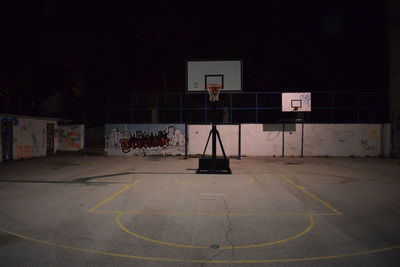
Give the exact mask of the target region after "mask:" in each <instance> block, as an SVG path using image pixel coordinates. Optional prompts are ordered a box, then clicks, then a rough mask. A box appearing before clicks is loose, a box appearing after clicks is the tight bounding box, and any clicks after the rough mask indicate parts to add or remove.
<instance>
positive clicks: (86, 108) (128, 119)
mask: <svg viewBox="0 0 400 267" xmlns="http://www.w3.org/2000/svg"><path fill="white" fill-rule="evenodd" d="M281 94H282V92H240V93H221V94H220V101H219V102H218V103H217V114H216V121H217V122H218V123H276V122H280V121H282V120H295V119H302V120H303V121H305V122H311V123H384V122H389V107H388V98H387V96H385V95H382V94H380V93H377V92H312V104H311V105H312V111H311V112H297V113H294V112H282V111H281V105H282V104H281ZM0 102H1V103H0V104H1V105H0V113H8V114H15V115H30V116H44V117H57V118H63V119H70V120H72V121H74V122H76V123H85V124H86V125H99V126H100V125H103V124H105V123H191V124H195V123H199V124H201V123H210V122H211V121H212V120H214V117H213V116H214V113H213V112H212V108H211V106H210V102H209V101H208V94H207V93H168V94H118V95H117V94H107V95H99V94H98V95H86V96H82V97H79V98H73V99H72V98H68V97H65V98H63V99H62V104H60V105H59V106H57V109H55V111H53V113H46V110H43V109H39V107H38V105H36V106H33V108H32V105H31V102H32V101H31V100H30V99H28V98H26V97H19V98H18V97H14V98H8V99H5V98H2V99H1V101H0ZM3 102H4V103H3ZM35 107H36V109H35Z"/></svg>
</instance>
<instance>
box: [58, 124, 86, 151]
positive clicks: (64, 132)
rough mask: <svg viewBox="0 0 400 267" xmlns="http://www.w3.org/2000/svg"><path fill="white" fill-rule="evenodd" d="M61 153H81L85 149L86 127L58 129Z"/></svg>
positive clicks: (61, 127)
mask: <svg viewBox="0 0 400 267" xmlns="http://www.w3.org/2000/svg"><path fill="white" fill-rule="evenodd" d="M57 134H58V138H57V139H58V147H57V150H59V151H79V150H81V149H83V148H84V147H85V143H84V142H85V126H84V125H83V124H81V125H68V126H64V125H60V126H58V129H57Z"/></svg>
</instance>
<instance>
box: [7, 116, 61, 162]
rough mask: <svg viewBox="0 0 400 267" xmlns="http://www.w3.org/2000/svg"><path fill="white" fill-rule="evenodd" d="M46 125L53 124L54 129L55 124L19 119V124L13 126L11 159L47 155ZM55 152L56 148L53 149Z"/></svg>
mask: <svg viewBox="0 0 400 267" xmlns="http://www.w3.org/2000/svg"><path fill="white" fill-rule="evenodd" d="M47 123H53V124H54V126H55V128H56V125H57V123H56V122H54V121H48V120H38V119H19V123H18V124H17V125H14V129H13V130H14V132H13V135H14V148H13V154H14V156H13V159H23V158H32V157H41V156H46V155H47V148H46V144H47V140H46V135H47V131H46V126H47ZM55 141H56V140H55ZM54 144H56V142H54ZM55 150H56V146H55V147H54V152H55Z"/></svg>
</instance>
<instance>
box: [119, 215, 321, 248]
mask: <svg viewBox="0 0 400 267" xmlns="http://www.w3.org/2000/svg"><path fill="white" fill-rule="evenodd" d="M122 215H123V214H121V213H120V214H117V216H116V217H115V221H116V223H117V225H118V227H119V228H121V230H122V231H124V232H125V233H127V234H129V235H131V236H134V237H136V238H139V239H142V240H145V241H149V242H152V243H155V244H158V245H165V246H172V247H180V248H195V249H207V248H209V247H208V246H194V245H189V244H181V243H173V242H166V241H160V240H157V239H151V238H148V237H145V236H142V235H139V234H137V233H134V232H132V231H130V230H129V229H127V228H126V227H125V225H124V224H123V223H122V222H121V216H122ZM307 217H308V225H307V227H306V229H304V230H303V231H302V232H301V233H298V234H296V235H293V236H290V237H287V238H285V239H281V240H277V241H273V242H267V243H261V244H252V245H244V246H234V247H232V246H221V247H220V248H219V249H220V250H229V249H233V248H234V249H247V248H260V247H266V246H272V245H277V244H282V243H285V242H288V241H291V240H294V239H297V238H299V237H302V236H304V235H305V234H307V233H308V232H310V231H311V230H312V228H313V227H314V219H313V216H311V215H309V216H307Z"/></svg>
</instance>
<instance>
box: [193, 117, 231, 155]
mask: <svg viewBox="0 0 400 267" xmlns="http://www.w3.org/2000/svg"><path fill="white" fill-rule="evenodd" d="M217 129H218V131H219V133H220V136H221V140H222V144H223V146H224V150H225V154H226V155H227V156H237V155H238V153H239V152H238V151H239V125H218V128H217ZM210 130H211V125H209V124H207V125H188V154H190V155H202V154H203V151H204V148H205V146H206V143H207V138H208V135H209V133H210ZM211 139H212V138H211V137H210V141H209V144H208V146H207V150H206V155H211V153H212V145H211ZM217 140H218V139H217ZM217 155H222V152H221V148H220V145H219V143H218V142H217Z"/></svg>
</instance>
